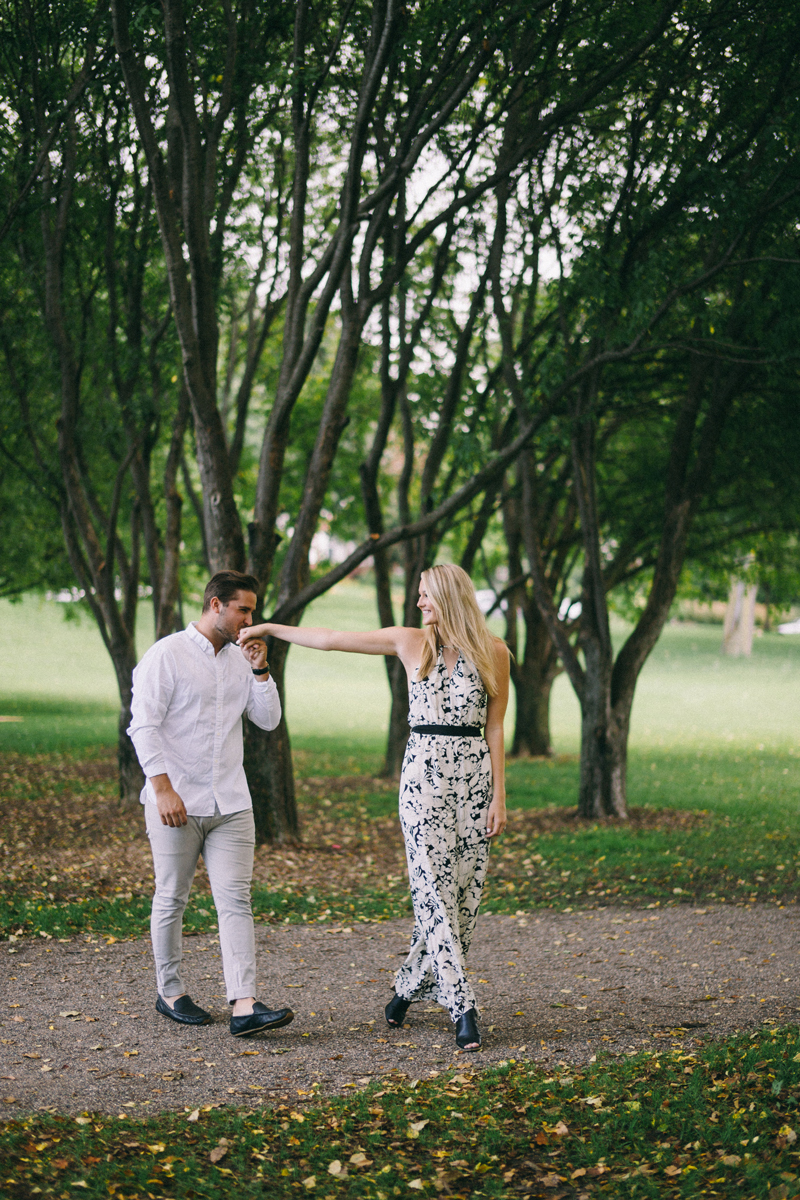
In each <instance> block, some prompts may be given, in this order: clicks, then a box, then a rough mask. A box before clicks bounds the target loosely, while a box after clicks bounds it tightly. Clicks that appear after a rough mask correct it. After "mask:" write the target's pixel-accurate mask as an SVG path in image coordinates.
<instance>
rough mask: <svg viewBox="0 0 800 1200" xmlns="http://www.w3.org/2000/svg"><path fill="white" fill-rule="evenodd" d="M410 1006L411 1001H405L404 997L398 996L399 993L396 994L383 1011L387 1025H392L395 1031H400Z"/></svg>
mask: <svg viewBox="0 0 800 1200" xmlns="http://www.w3.org/2000/svg"><path fill="white" fill-rule="evenodd" d="M410 1005H411V1001H410V1000H404V999H403V997H402V996H398V995H397V992H395V994H394V995H393V996H392V998H391V1000H390V1001H389V1003H388V1004H387V1005H386V1008H385V1009H384V1010H383V1011H384V1014H385V1016H386V1024H387V1025H391V1026H392V1028H393V1029H399V1028H400V1026H401V1025H402V1024H403V1021H405V1019H406V1013H407V1012H408V1010H409V1007H410Z"/></svg>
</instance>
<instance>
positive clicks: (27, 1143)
mask: <svg viewBox="0 0 800 1200" xmlns="http://www.w3.org/2000/svg"><path fill="white" fill-rule="evenodd" d="M797 1046H798V1036H797V1031H796V1030H791V1031H786V1030H779V1029H763V1030H760V1031H759V1032H757V1033H753V1034H751V1035H744V1036H740V1037H738V1038H731V1039H729V1040H728V1041H726V1042H724V1043H722V1044H721V1045H711V1046H706V1047H703V1048H702V1049H701V1050H700V1051H697V1052H695V1053H686V1052H685V1051H684V1050H682V1049H669V1050H666V1049H665V1051H662V1052H661V1053H660V1054H641V1055H637V1056H635V1057H634V1058H631V1059H628V1060H627V1061H622V1062H618V1061H617V1062H615V1061H613V1060H611V1059H606V1060H604V1061H598V1062H597V1064H596V1065H595V1066H592V1067H590V1068H589V1069H587V1070H585V1071H568V1070H566V1069H565V1068H564V1067H563V1065H562V1066H561V1067H560V1068H556V1069H555V1070H551V1072H550V1073H549V1074H548V1073H547V1072H545V1071H543V1070H542V1069H541V1068H540V1067H536V1066H533V1065H529V1064H522V1063H515V1062H514V1060H513V1059H512V1060H509V1061H508V1062H506V1063H504V1064H500V1066H499V1067H498V1068H497V1069H494V1070H488V1071H485V1072H481V1073H478V1074H475V1075H471V1074H467V1073H463V1072H462V1073H460V1074H454V1073H448V1075H447V1076H446V1077H444V1078H438V1079H436V1078H434V1079H431V1080H425V1081H422V1080H420V1081H417V1080H415V1081H413V1082H412V1083H409V1082H408V1081H407V1080H405V1079H404V1078H395V1079H392V1078H391V1077H389V1078H387V1079H384V1080H381V1082H380V1084H378V1085H376V1084H373V1085H371V1086H370V1087H369V1088H368V1089H366V1090H365V1091H362V1092H354V1093H352V1094H351V1095H345V1096H343V1097H341V1098H337V1099H334V1100H332V1101H330V1102H328V1103H319V1102H318V1101H317V1100H316V1098H315V1096H314V1092H313V1089H312V1091H311V1093H310V1094H308V1093H307V1094H304V1096H302V1097H299V1098H296V1097H294V1096H292V1097H289V1096H288V1095H287V1096H285V1097H283V1099H284V1100H285V1101H288V1103H283V1104H278V1105H277V1106H276V1107H274V1108H271V1109H266V1108H264V1109H261V1110H255V1111H252V1110H250V1111H247V1110H239V1111H237V1110H231V1109H230V1108H225V1109H222V1110H216V1106H206V1107H204V1108H202V1109H196V1110H195V1111H194V1112H192V1113H188V1112H181V1113H163V1114H160V1115H159V1116H157V1117H153V1118H150V1119H147V1120H141V1119H137V1120H134V1119H131V1118H127V1117H124V1116H122V1115H120V1116H119V1117H114V1116H106V1117H97V1116H95V1117H94V1118H92V1117H90V1116H89V1115H88V1114H87V1115H85V1116H82V1117H78V1118H77V1119H75V1118H69V1117H59V1116H55V1115H52V1114H36V1115H34V1116H31V1117H28V1118H23V1119H20V1120H11V1121H8V1122H7V1123H6V1127H5V1131H4V1136H3V1145H4V1162H3V1167H2V1170H1V1171H0V1179H3V1184H2V1185H0V1186H3V1187H4V1191H3V1194H4V1195H7V1196H8V1197H9V1198H16V1197H19V1198H20V1200H23V1198H24V1200H28V1197H31V1196H33V1195H40V1194H44V1195H51V1196H53V1195H58V1196H60V1197H62V1198H65V1197H69V1196H74V1195H78V1194H80V1195H82V1196H87V1197H91V1198H94V1200H99V1198H101V1197H102V1198H103V1200H106V1197H108V1196H116V1197H117V1200H131V1198H132V1197H136V1198H137V1200H138V1198H141V1200H145V1198H148V1200H150V1198H153V1200H154V1198H155V1196H156V1195H158V1196H167V1195H168V1196H170V1197H173V1198H175V1200H177V1198H181V1200H182V1198H183V1197H189V1198H191V1197H221V1196H233V1195H235V1196H236V1197H265V1196H266V1197H276V1198H278V1197H289V1196H297V1195H304V1194H305V1195H309V1194H311V1195H317V1196H325V1197H326V1198H327V1197H364V1198H365V1200H389V1198H390V1197H391V1198H394V1197H396V1196H411V1195H414V1194H416V1195H436V1194H444V1195H445V1196H448V1197H452V1198H453V1200H468V1198H471V1197H477V1196H485V1197H502V1196H512V1195H517V1196H524V1195H536V1196H541V1195H548V1194H550V1195H558V1196H570V1197H577V1196H578V1195H583V1196H584V1197H588V1196H590V1195H595V1196H625V1197H628V1196H630V1197H647V1196H651V1197H657V1196H664V1195H669V1196H670V1197H685V1198H686V1200H689V1198H693V1197H697V1196H700V1195H711V1196H729V1197H737V1198H738V1197H748V1198H750V1197H764V1200H786V1198H787V1197H790V1196H791V1197H793V1196H795V1195H796V1191H797V1180H798V1173H797V1170H798V1161H797V1160H798V1152H797V1150H796V1149H795V1147H796V1146H797V1145H798V1142H797V1126H798V1112H797V1103H798V1085H800V1065H799V1064H798V1060H800V1053H797ZM392 1138H394V1139H396V1140H394V1141H392V1140H391V1139H392ZM787 1184H788V1185H789V1186H788V1187H787ZM59 1189H64V1190H63V1191H61V1190H59Z"/></svg>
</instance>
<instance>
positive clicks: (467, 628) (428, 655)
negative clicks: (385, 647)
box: [417, 563, 497, 696]
mask: <svg viewBox="0 0 800 1200" xmlns="http://www.w3.org/2000/svg"><path fill="white" fill-rule="evenodd" d="M420 583H421V584H422V586H423V588H424V589H425V592H426V593H427V595H428V597H429V598H430V599H431V600H432V601H433V603H434V604H435V605H436V609H437V612H438V614H439V620H438V622H437V624H436V626H431V625H426V626H425V628H424V629H423V631H422V632H423V633H424V635H425V642H424V644H423V647H422V656H421V658H420V664H419V670H418V672H417V679H426V678H427V676H428V675H429V674H430V672H431V670H432V669H433V667H434V665H435V663H436V660H437V658H438V656H439V646H440V645H445V646H453V647H455V648H456V649H458V650H460V651H461V653H462V655H463V656H464V658H466V659H469V661H470V662H472V663H474V664H475V666H476V667H477V669H478V674H479V675H480V677H481V680H482V681H483V686H484V687H485V688H486V691H487V693H488V694H489V695H490V696H494V695H495V694H496V693H497V661H496V658H495V647H496V645H497V638H495V637H493V636H492V634H491V633H490V632H489V630H488V629H487V627H486V618H485V617H484V615H483V613H482V612H481V610H480V608H479V607H478V600H477V597H476V596H475V588H474V587H473V584H472V580H471V579H470V577H469V575H468V574H467V572H466V571H465V570H463V568H462V567H456V566H453V564H451V563H440V564H439V565H438V566H435V567H429V568H428V570H427V571H423V572H422V575H421V576H420ZM437 630H438V637H437Z"/></svg>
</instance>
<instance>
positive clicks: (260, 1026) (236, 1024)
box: [231, 1000, 294, 1037]
mask: <svg viewBox="0 0 800 1200" xmlns="http://www.w3.org/2000/svg"><path fill="white" fill-rule="evenodd" d="M293 1020H294V1013H293V1012H292V1010H291V1009H290V1008H276V1009H272V1008H267V1006H266V1004H262V1003H261V1001H260V1000H256V1002H255V1003H254V1005H253V1011H252V1012H251V1013H247V1015H246V1016H244V1017H231V1033H232V1034H233V1036H234V1037H250V1036H251V1035H252V1034H254V1033H266V1032H267V1030H269V1029H280V1028H281V1026H282V1025H288V1024H289V1022H290V1021H293Z"/></svg>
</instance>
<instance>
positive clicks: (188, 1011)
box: [156, 996, 214, 1025]
mask: <svg viewBox="0 0 800 1200" xmlns="http://www.w3.org/2000/svg"><path fill="white" fill-rule="evenodd" d="M156 1012H160V1013H161V1015H162V1016H164V1017H169V1019H170V1021H177V1022H178V1024H179V1025H211V1024H212V1022H213V1020H214V1018H213V1017H212V1016H211V1014H210V1013H207V1012H206V1011H205V1009H203V1008H198V1006H197V1005H196V1004H195V1003H194V1001H193V1000H192V998H191V996H178V999H177V1000H176V1001H175V1004H174V1006H173V1007H172V1008H170V1006H169V1005H168V1004H167V1002H166V1000H162V999H161V997H160V996H158V997H156Z"/></svg>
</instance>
